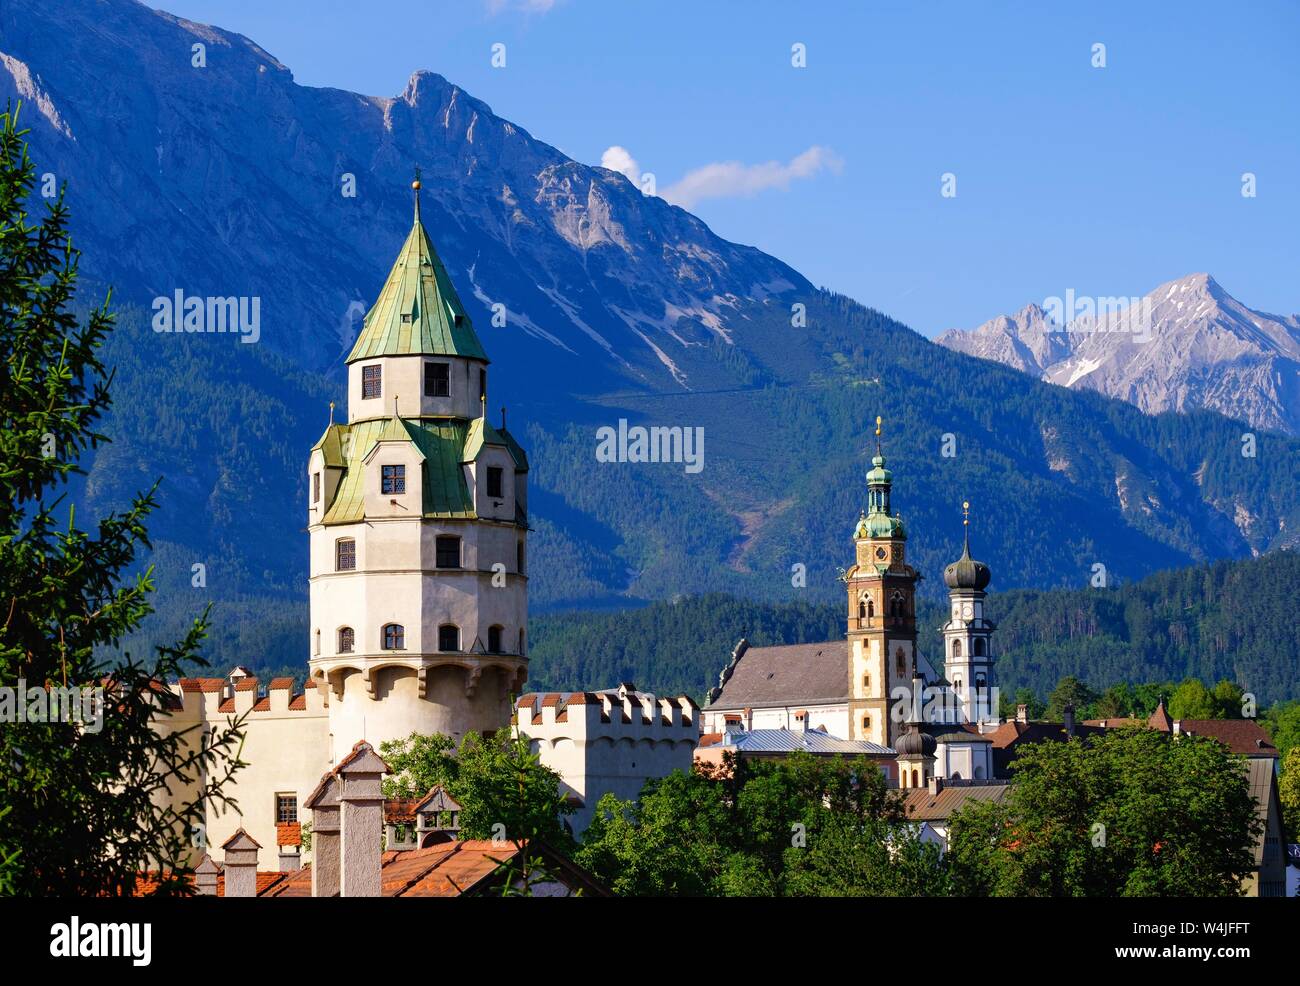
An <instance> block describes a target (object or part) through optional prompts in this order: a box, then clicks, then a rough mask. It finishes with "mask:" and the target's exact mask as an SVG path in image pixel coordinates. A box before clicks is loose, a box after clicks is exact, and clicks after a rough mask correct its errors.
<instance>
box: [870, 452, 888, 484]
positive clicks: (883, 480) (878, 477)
mask: <svg viewBox="0 0 1300 986" xmlns="http://www.w3.org/2000/svg"><path fill="white" fill-rule="evenodd" d="M871 465H872V467H873V468H872V470H871V471H870V472H869V473H867V485H868V486H884V485H888V484H889V483H892V482H893V480H894V474H893V473H891V472H890V471H889V470H888V469H886V468H885V457H884V456H883V455H877V456H876V457H875V458H873V459H872V460H871Z"/></svg>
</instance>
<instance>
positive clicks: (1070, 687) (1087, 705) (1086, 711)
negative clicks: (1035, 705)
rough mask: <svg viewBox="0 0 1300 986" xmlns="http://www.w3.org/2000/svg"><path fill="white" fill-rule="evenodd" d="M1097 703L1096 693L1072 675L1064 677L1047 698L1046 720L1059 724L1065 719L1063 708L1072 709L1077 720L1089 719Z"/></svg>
mask: <svg viewBox="0 0 1300 986" xmlns="http://www.w3.org/2000/svg"><path fill="white" fill-rule="evenodd" d="M1096 701H1097V693H1096V692H1094V691H1093V690H1092V689H1091V688H1089V687H1088V686H1087V685H1085V684H1084V683H1083V682H1082V681H1080V680H1079V679H1078V678H1076V677H1074V676H1073V675H1066V676H1065V677H1064V678H1062V679H1061V680H1060V681H1059V682H1058V683H1057V685H1056V687H1055V688H1053V689H1052V694H1051V695H1049V696H1048V698H1047V718H1048V719H1050V720H1052V721H1053V722H1060V721H1061V720H1062V719H1064V718H1065V707H1066V706H1067V705H1068V706H1072V707H1073V708H1074V713H1075V717H1076V718H1077V719H1088V718H1091V713H1092V712H1094V711H1095V709H1094V708H1093V706H1094V704H1095V703H1096Z"/></svg>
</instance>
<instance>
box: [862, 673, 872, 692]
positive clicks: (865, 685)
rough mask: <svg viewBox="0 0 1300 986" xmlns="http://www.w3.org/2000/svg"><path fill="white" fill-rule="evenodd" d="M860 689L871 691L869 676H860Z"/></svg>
mask: <svg viewBox="0 0 1300 986" xmlns="http://www.w3.org/2000/svg"><path fill="white" fill-rule="evenodd" d="M862 687H863V688H865V689H866V690H867V691H871V675H869V674H864V675H863V676H862Z"/></svg>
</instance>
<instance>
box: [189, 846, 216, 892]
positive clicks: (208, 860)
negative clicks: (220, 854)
mask: <svg viewBox="0 0 1300 986" xmlns="http://www.w3.org/2000/svg"><path fill="white" fill-rule="evenodd" d="M220 872H221V868H220V867H219V866H217V863H216V861H215V860H214V859H213V858H212V857H211V856H209V855H208V854H207V853H204V854H203V859H201V860H200V861H199V865H198V866H196V867H194V888H195V889H196V890H197V891H198V893H199V896H200V897H215V896H217V874H218V873H220Z"/></svg>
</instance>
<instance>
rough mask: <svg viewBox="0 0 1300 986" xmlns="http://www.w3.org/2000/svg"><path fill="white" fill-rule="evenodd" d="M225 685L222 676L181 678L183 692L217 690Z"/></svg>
mask: <svg viewBox="0 0 1300 986" xmlns="http://www.w3.org/2000/svg"><path fill="white" fill-rule="evenodd" d="M225 687H226V680H225V679H224V678H182V679H181V691H183V692H219V691H221V690H222V689H223V688H225Z"/></svg>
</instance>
